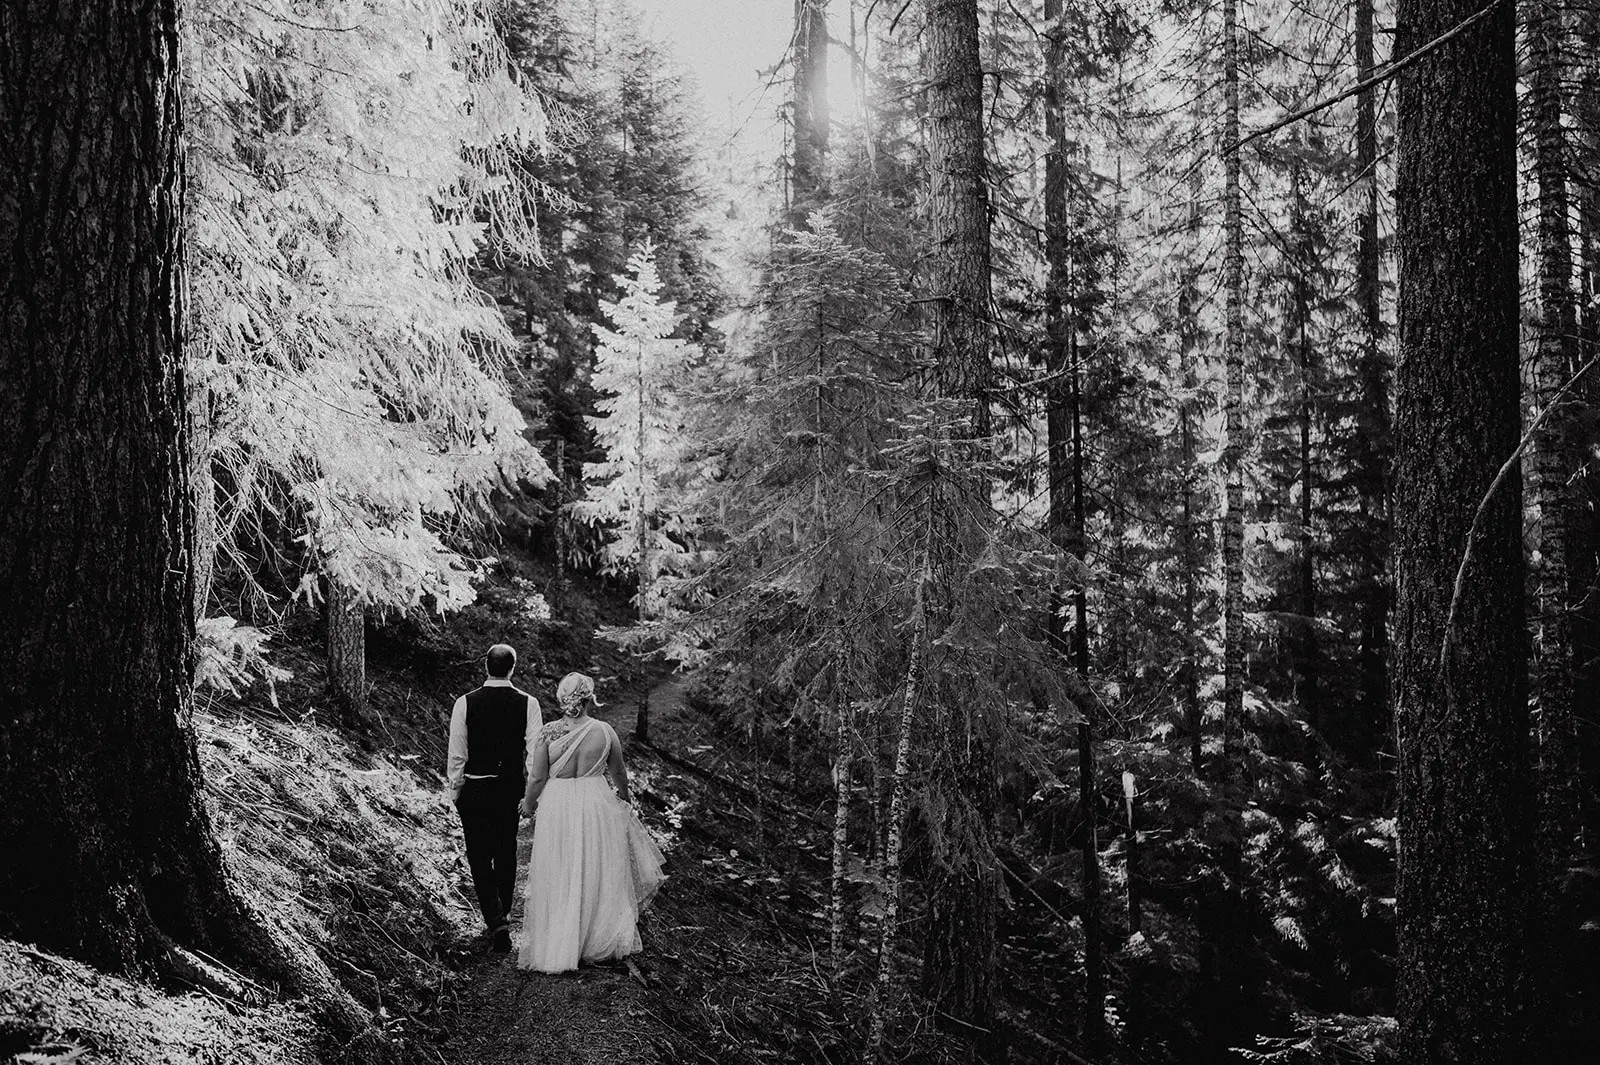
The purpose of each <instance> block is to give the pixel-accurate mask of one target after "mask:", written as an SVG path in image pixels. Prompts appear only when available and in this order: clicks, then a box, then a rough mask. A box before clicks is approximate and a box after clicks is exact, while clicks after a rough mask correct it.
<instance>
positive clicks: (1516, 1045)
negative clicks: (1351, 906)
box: [1393, 0, 1533, 1065]
mask: <svg viewBox="0 0 1600 1065" xmlns="http://www.w3.org/2000/svg"><path fill="white" fill-rule="evenodd" d="M1481 6H1482V5H1481V4H1480V3H1479V2H1478V0H1400V5H1399V8H1398V10H1397V12H1396V20H1395V21H1396V26H1397V28H1398V33H1397V37H1396V40H1395V50H1396V52H1397V53H1399V54H1405V53H1408V52H1410V51H1411V50H1413V49H1415V48H1417V47H1419V46H1420V45H1422V44H1424V43H1425V42H1427V41H1430V40H1432V39H1433V38H1435V37H1438V36H1439V35H1440V34H1442V33H1444V32H1446V31H1447V30H1450V29H1451V28H1453V27H1455V26H1457V25H1458V24H1459V23H1461V22H1462V21H1463V20H1464V19H1466V18H1468V17H1469V16H1471V15H1473V14H1475V13H1476V12H1477V11H1478V10H1479V9H1480V8H1481ZM1515 17H1516V11H1515V8H1514V7H1513V6H1511V5H1509V4H1506V5H1502V6H1501V7H1499V8H1497V9H1495V10H1494V11H1493V12H1492V13H1490V14H1489V15H1488V16H1487V17H1485V18H1484V19H1482V20H1481V21H1479V22H1478V23H1477V24H1475V25H1473V26H1471V27H1469V28H1468V29H1467V30H1465V31H1464V32H1462V33H1461V34H1460V35H1459V36H1457V37H1455V38H1454V39H1452V40H1450V41H1449V42H1447V43H1445V44H1444V45H1442V46H1440V47H1439V48H1438V49H1437V50H1436V51H1435V52H1434V53H1432V54H1431V55H1430V56H1429V57H1428V59H1427V61H1426V62H1423V63H1418V64H1415V65H1413V66H1411V67H1409V68H1408V69H1406V70H1405V71H1404V72H1402V73H1401V74H1400V91H1399V145H1398V153H1399V157H1398V183H1397V187H1396V195H1395V200H1396V204H1397V230H1396V235H1397V243H1398V249H1399V256H1400V263H1401V273H1400V323H1401V325H1400V361H1399V371H1398V374H1397V379H1396V398H1397V417H1396V451H1395V487H1394V493H1395V497H1394V498H1395V554H1394V564H1395V575H1396V588H1397V596H1396V604H1395V620H1394V633H1395V644H1396V646H1395V649H1394V670H1395V676H1394V689H1393V692H1394V699H1395V708H1394V712H1395V718H1396V724H1397V729H1398V738H1399V752H1400V809H1399V835H1400V841H1401V847H1400V864H1399V886H1398V899H1399V903H1398V908H1399V914H1398V933H1399V988H1398V1016H1399V1022H1400V1032H1401V1043H1402V1051H1401V1053H1402V1056H1403V1057H1404V1059H1405V1060H1406V1061H1407V1062H1409V1063H1411V1065H1434V1063H1438V1065H1445V1063H1449V1065H1509V1063H1512V1062H1519V1061H1523V1060H1526V1057H1525V1055H1526V1052H1527V1037H1528V1032H1527V1026H1526V1023H1525V1018H1526V995H1527V988H1528V984H1529V980H1530V965H1529V957H1528V939H1529V933H1530V932H1531V931H1532V927H1531V924H1530V906H1531V902H1530V900H1531V898H1532V890H1531V889H1532V887H1533V878H1532V875H1531V872H1532V853H1531V841H1532V836H1533V826H1532V824H1531V813H1532V801H1531V789H1530V780H1529V768H1528V750H1527V739H1528V713H1527V687H1526V666H1527V660H1526V653H1525V650H1524V644H1523V640H1524V636H1523V616H1524V615H1523V583H1522V582H1523V561H1522V537H1521V507H1520V498H1519V497H1520V477H1519V475H1518V473H1517V471H1516V469H1515V468H1514V466H1512V467H1511V468H1509V470H1508V472H1507V475H1506V476H1505V478H1504V479H1503V481H1502V483H1500V484H1498V485H1497V486H1496V485H1495V480H1496V475H1497V471H1499V470H1500V469H1501V467H1502V465H1503V464H1505V463H1507V462H1508V460H1511V459H1512V457H1513V456H1514V455H1515V454H1516V452H1517V447H1518V443H1519V438H1520V433H1519V411H1518V396H1519V393H1520V389H1519V387H1518V386H1519V381H1518V351H1517V343H1518V281H1517V216H1516V99H1515V80H1516V65H1515V54H1514V25H1515ZM1463 144H1471V145H1473V150H1472V151H1470V152H1464V151H1462V150H1461V145H1463ZM1463 565H1464V569H1463V570H1462V577H1461V578H1459V580H1458V577H1457V572H1458V568H1461V567H1463ZM1458 589H1459V594H1457V592H1458Z"/></svg>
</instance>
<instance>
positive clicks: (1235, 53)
mask: <svg viewBox="0 0 1600 1065" xmlns="http://www.w3.org/2000/svg"><path fill="white" fill-rule="evenodd" d="M1238 6H1239V3H1238V0H1223V5H1222V20H1223V21H1222V89H1223V126H1222V140H1223V143H1224V144H1230V145H1231V144H1237V143H1238V142H1239V27H1238ZM1240 169H1241V160H1240V158H1239V152H1238V151H1237V150H1235V151H1230V152H1228V153H1227V155H1226V156H1225V157H1224V158H1223V185H1222V211H1223V217H1222V227H1223V254H1222V274H1223V279H1222V286H1223V292H1224V299H1225V315H1224V334H1223V345H1224V351H1223V360H1224V363H1225V365H1226V377H1225V381H1224V385H1223V397H1222V412H1223V422H1224V427H1225V433H1226V441H1225V444H1224V447H1223V452H1222V465H1223V473H1224V475H1225V477H1226V479H1227V482H1226V508H1225V513H1224V514H1223V519H1222V580H1223V621H1222V627H1223V651H1222V765H1221V772H1220V774H1219V779H1221V780H1223V781H1227V782H1232V781H1234V780H1235V779H1236V778H1237V776H1238V774H1239V773H1240V771H1241V769H1242V768H1243V761H1244V747H1243V743H1244V734H1243V729H1244V457H1245V452H1244V232H1243V223H1242V221H1241V218H1240V202H1239V201H1240V195H1241V189H1240Z"/></svg>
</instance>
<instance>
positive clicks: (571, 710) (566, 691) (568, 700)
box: [556, 673, 600, 717]
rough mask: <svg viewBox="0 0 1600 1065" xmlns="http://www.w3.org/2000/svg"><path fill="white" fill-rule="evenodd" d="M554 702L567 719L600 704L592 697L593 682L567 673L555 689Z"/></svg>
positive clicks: (579, 675)
mask: <svg viewBox="0 0 1600 1065" xmlns="http://www.w3.org/2000/svg"><path fill="white" fill-rule="evenodd" d="M556 702H558V703H560V704H561V712H562V713H563V714H565V715H566V716H567V717H577V716H578V715H579V714H581V713H583V712H584V711H585V710H586V709H588V708H589V707H591V706H599V705H600V703H599V701H598V700H596V699H595V697H594V681H593V680H592V679H590V678H589V677H586V676H584V675H583V674H582V673H568V674H567V675H566V676H565V677H562V678H561V683H560V684H559V685H558V686H557V687H556Z"/></svg>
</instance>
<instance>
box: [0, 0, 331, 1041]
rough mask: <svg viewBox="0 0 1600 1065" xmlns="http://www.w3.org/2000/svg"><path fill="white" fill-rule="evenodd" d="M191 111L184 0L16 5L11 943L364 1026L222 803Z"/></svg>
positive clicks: (2, 887)
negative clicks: (223, 826)
mask: <svg viewBox="0 0 1600 1065" xmlns="http://www.w3.org/2000/svg"><path fill="white" fill-rule="evenodd" d="M181 125H182V120H181V114H180V107H179V94H178V26H177V10H176V5H175V3H173V2H172V0H153V2H141V3H133V2H131V0H94V2H92V3H89V2H70V0H69V2H59V0H57V2H51V3H44V2H29V0H18V2H14V3H11V4H9V5H8V6H7V7H6V8H5V9H4V12H3V13H0V128H4V129H5V130H7V131H8V132H7V138H8V141H7V145H6V151H5V152H4V153H0V247H3V248H5V249H6V256H5V266H4V267H0V335H4V336H5V338H6V342H5V343H4V344H0V494H3V503H0V575H3V576H0V788H3V789H4V793H5V795H6V796H7V801H6V802H5V803H4V804H3V808H0V852H3V853H4V854H5V856H6V857H5V861H4V862H0V935H6V936H9V937H13V938H17V939H21V940H24V941H27V942H33V943H38V944H40V945H41V946H44V947H46V948H48V949H52V950H60V951H64V952H68V953H71V954H73V955H76V956H78V957H81V958H84V959H87V960H89V961H91V962H94V963H96V964H98V965H101V966H104V967H106V968H110V969H114V970H118V971H122V972H129V973H136V974H145V975H152V974H174V973H176V974H181V975H183V976H184V977H185V978H187V979H212V980H213V981H214V982H215V983H217V984H218V985H219V986H233V984H234V982H233V981H231V980H229V979H228V978H226V977H225V976H222V975H221V974H220V970H215V971H214V970H213V969H212V967H211V966H209V964H208V963H206V962H203V961H201V960H200V959H199V957H198V956H197V955H196V954H194V953H192V951H195V950H203V951H205V952H207V953H208V954H210V955H211V956H213V957H217V958H222V959H225V960H228V961H231V962H233V963H235V964H236V965H241V966H243V967H246V968H249V969H251V970H253V971H256V972H258V973H263V974H265V975H266V976H267V977H268V978H270V979H275V980H281V981H283V982H284V983H287V984H289V985H291V986H298V987H300V988H302V989H306V990H311V991H313V992H316V993H318V994H319V996H320V997H321V998H322V1000H323V1003H324V1005H326V1006H329V1007H331V1009H332V1010H333V1013H334V1015H335V1016H334V1017H333V1018H330V1019H335V1020H342V1021H343V1022H344V1024H343V1030H344V1031H345V1033H346V1034H347V1035H349V1034H353V1028H354V1025H355V1024H356V1023H357V1017H358V1012H357V1010H356V1007H355V1006H354V1004H353V1003H352V1002H350V1000H349V998H348V997H347V996H342V994H341V993H340V992H338V990H337V989H336V987H335V986H334V985H333V984H332V981H331V979H329V977H328V974H327V970H326V968H325V967H323V966H321V964H320V963H319V962H317V961H316V960H315V958H314V957H311V956H310V955H309V952H306V951H304V948H303V946H302V947H298V948H297V945H296V944H294V943H291V942H287V941H285V940H283V939H282V938H280V937H278V936H276V935H273V934H271V933H269V932H268V931H267V930H266V929H265V928H264V927H263V926H262V925H261V924H260V923H259V921H258V920H257V919H256V918H255V916H254V915H253V914H252V913H251V912H250V911H248V910H247V909H246V908H245V907H244V905H243V904H242V903H241V902H240V900H239V896H238V894H237V893H236V892H235V891H234V889H233V887H232V884H231V883H230V881H229V878H228V876H227V874H226V871H225V867H224V864H223V861H222V855H221V852H220V850H219V848H218V847H217V844H216V841H215V839H214V838H213V835H212V830H211V823H210V817H209V815H208V813H207V811H206V807H205V804H204V802H203V801H202V792H201V779H200V766H199V761H198V759H197V758H196V756H195V749H194V736H193V733H192V731H191V729H190V725H189V719H190V712H191V706H190V701H189V692H190V683H191V679H192V667H193V661H194V647H193V644H194V627H195V605H196V598H195V591H196V588H195V581H194V574H193V569H192V567H193V565H194V561H195V557H194V550H195V508H194V502H193V498H192V496H191V493H190V489H191V486H192V483H193V481H194V468H193V466H192V465H191V460H190V450H189V431H190V428H191V426H190V417H191V414H192V411H190V409H189V407H188V404H187V400H188V395H187V390H186V382H185V378H184V366H183V345H182V334H181V331H180V328H179V325H180V322H181V320H182V308H181V292H182V287H181V284H180V278H181V276H182V263H183V247H182V232H183V188H184V185H183V151H182V140H181V137H182V130H181ZM208 974H209V976H208Z"/></svg>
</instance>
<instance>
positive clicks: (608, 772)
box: [517, 673, 662, 973]
mask: <svg viewBox="0 0 1600 1065" xmlns="http://www.w3.org/2000/svg"><path fill="white" fill-rule="evenodd" d="M556 701H557V702H559V703H560V704H561V713H562V716H561V717H560V718H558V719H556V720H555V721H552V722H550V723H549V724H547V725H545V726H544V728H543V729H542V730H541V731H540V733H539V737H538V739H537V740H536V741H535V744H534V748H533V754H532V757H531V760H530V763H529V767H530V768H529V774H528V787H527V792H526V794H525V795H524V796H523V800H522V807H521V810H522V812H523V814H524V815H525V816H526V815H530V814H532V813H533V812H534V810H535V808H536V805H535V804H537V811H538V816H537V817H536V818H535V821H534V828H533V854H532V856H531V858H530V859H529V861H528V880H527V887H526V888H525V890H524V894H525V896H526V905H525V906H524V909H523V918H522V948H521V950H520V952H519V953H518V955H517V964H518V965H519V966H521V967H522V968H524V969H534V970H536V971H538V972H543V973H559V972H566V971H567V970H569V969H576V968H577V967H578V963H579V962H594V961H604V960H606V959H609V958H624V957H627V956H628V955H629V954H636V953H638V952H639V951H640V950H641V949H643V947H642V944H641V943H640V941H639V930H638V919H639V913H640V911H642V910H643V909H644V907H645V906H647V905H648V904H649V902H650V898H651V896H653V895H654V894H655V891H656V888H657V887H659V886H660V884H661V875H662V874H661V864H662V857H661V851H660V850H659V849H658V848H657V847H656V845H655V842H654V841H653V840H652V839H651V838H650V836H649V834H648V833H647V832H646V831H645V828H644V826H643V825H642V824H640V822H639V818H638V815H637V814H635V813H634V811H633V807H632V805H631V799H630V796H629V791H628V771H627V768H626V767H625V766H624V765H623V764H622V745H621V743H619V742H618V740H617V733H616V730H615V729H613V728H612V727H611V726H610V725H608V724H607V723H606V722H604V721H600V720H597V719H595V718H593V717H590V716H589V709H590V707H594V706H599V705H600V704H599V703H597V702H596V701H595V698H594V681H593V680H591V679H589V678H588V677H586V676H584V675H583V674H582V673H569V674H567V675H566V677H565V678H563V679H562V681H561V684H560V686H559V687H558V688H557V689H556ZM608 776H609V777H610V783H609V784H608V783H607V781H606V778H607V777H608ZM613 786H615V788H616V791H615V793H613V792H612V790H611V789H612V787H613Z"/></svg>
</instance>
